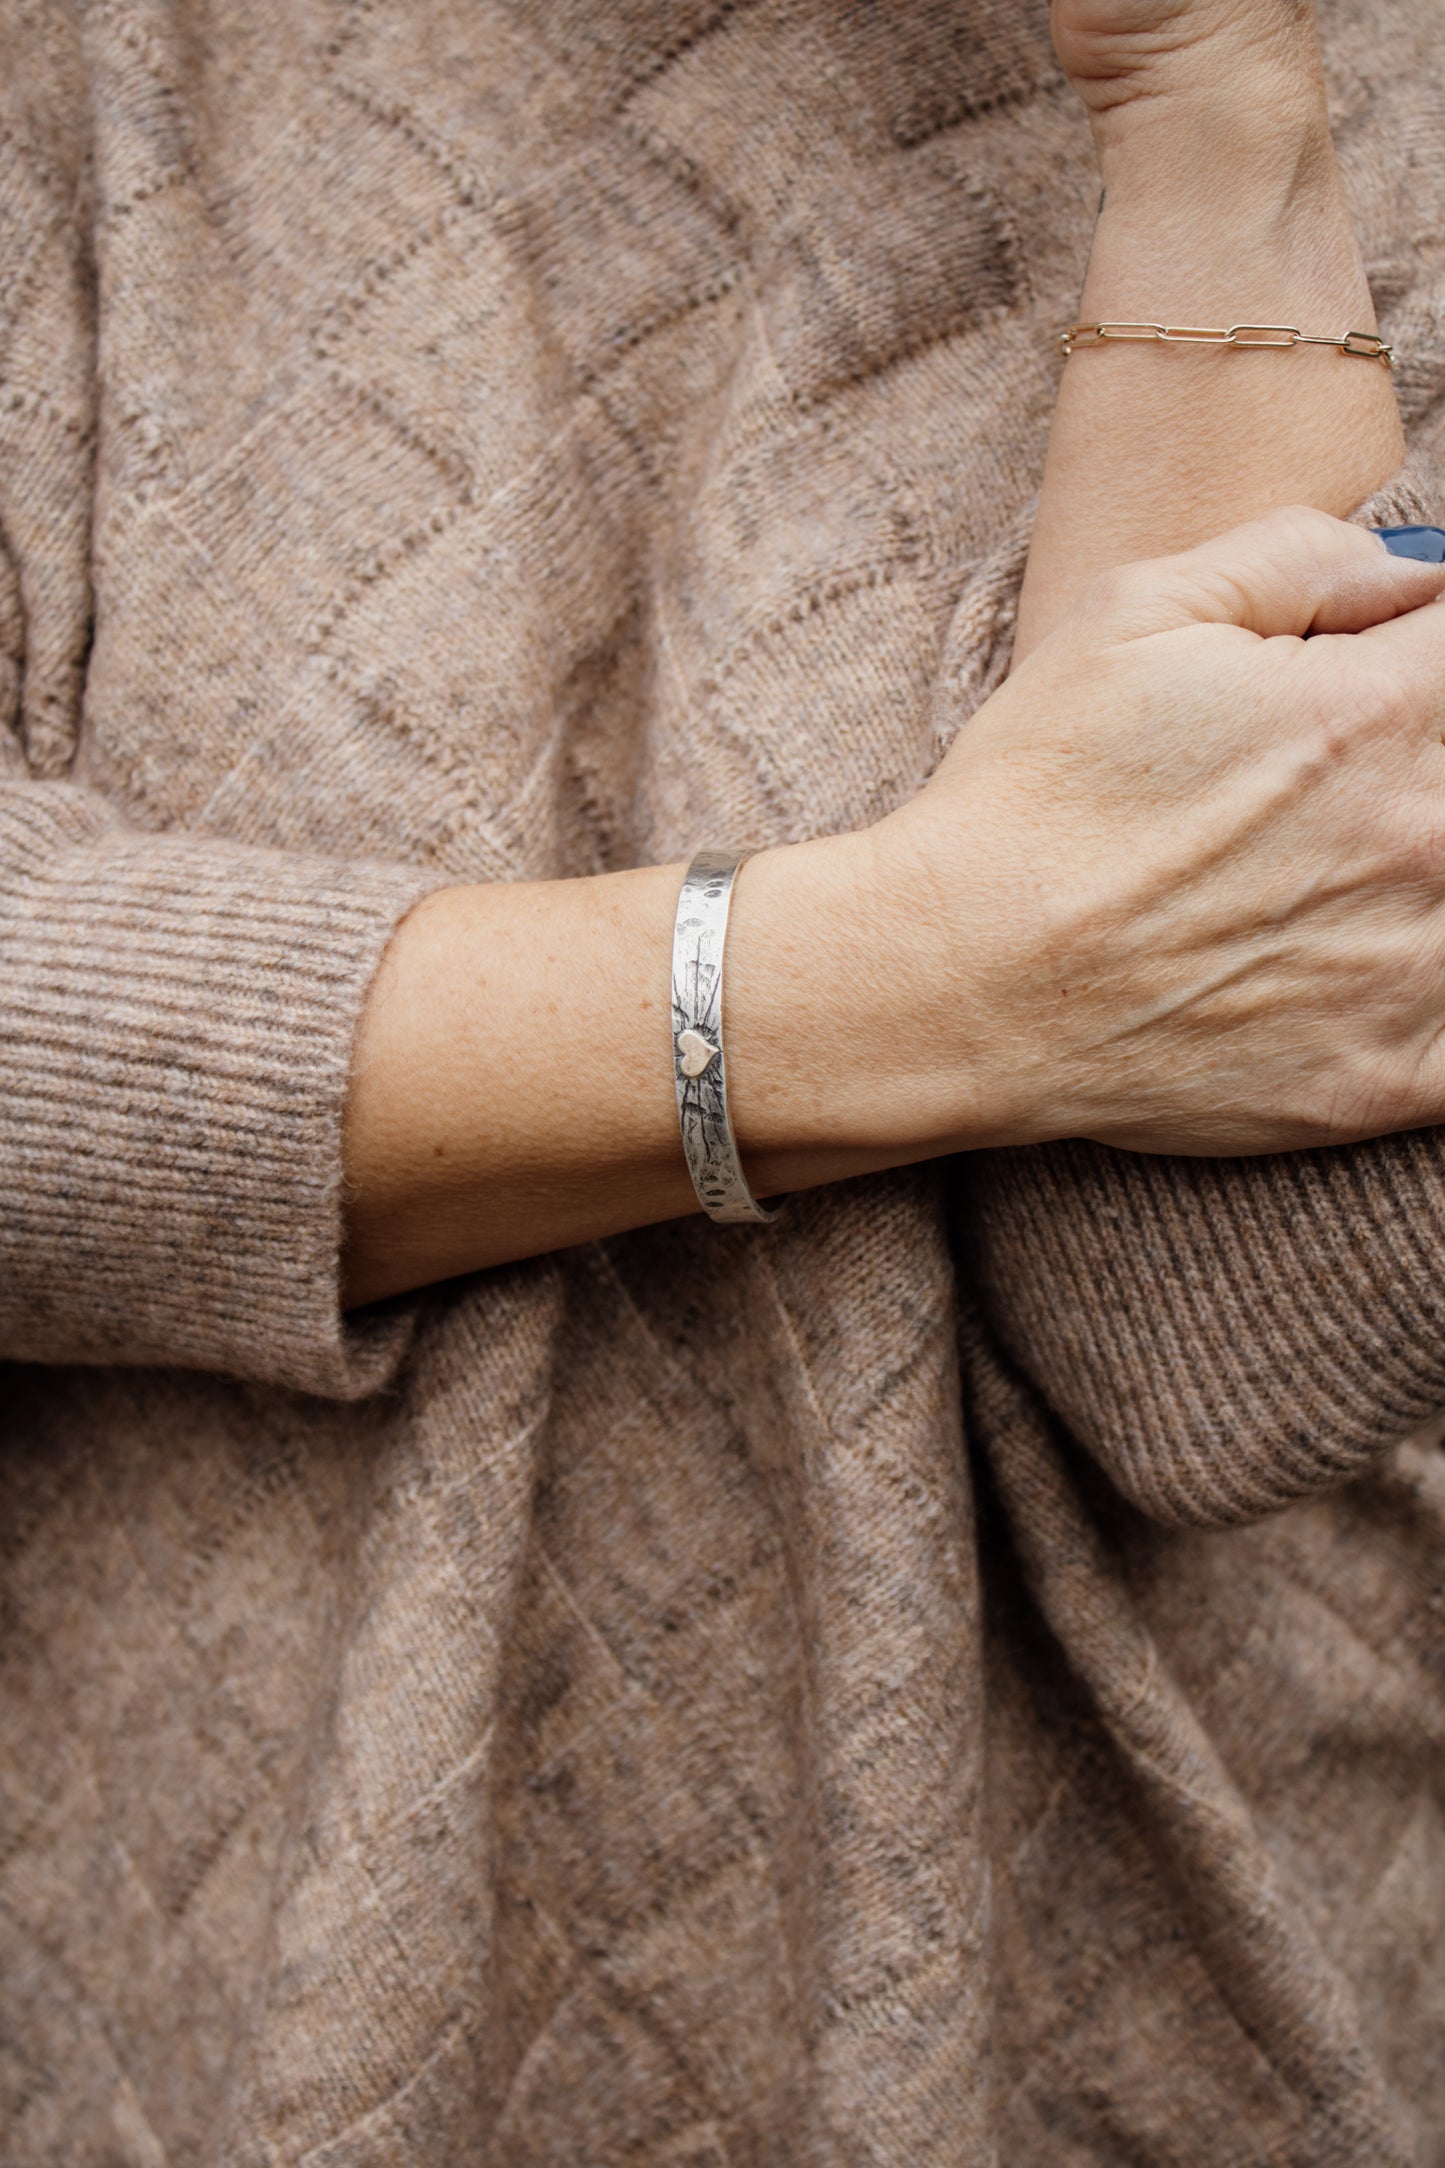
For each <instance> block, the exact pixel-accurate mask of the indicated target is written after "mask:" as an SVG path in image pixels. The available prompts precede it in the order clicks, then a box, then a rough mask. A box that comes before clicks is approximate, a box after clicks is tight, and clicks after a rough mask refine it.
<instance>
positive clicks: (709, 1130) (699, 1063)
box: [672, 851, 778, 1220]
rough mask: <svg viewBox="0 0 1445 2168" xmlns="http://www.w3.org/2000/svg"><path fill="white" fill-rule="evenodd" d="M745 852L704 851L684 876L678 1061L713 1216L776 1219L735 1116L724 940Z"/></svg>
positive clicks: (701, 1196)
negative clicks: (751, 1180)
mask: <svg viewBox="0 0 1445 2168" xmlns="http://www.w3.org/2000/svg"><path fill="white" fill-rule="evenodd" d="M746 855H747V853H746V852H741V853H740V852H736V851H699V852H698V853H697V856H696V857H695V858H694V859H693V861H692V864H691V865H690V866H689V867H688V869H687V872H686V873H685V875H684V876H683V882H682V893H681V895H680V896H679V897H678V899H677V923H676V926H675V927H674V929H673V936H672V1060H673V1073H674V1076H675V1079H676V1083H677V1118H678V1121H679V1123H680V1124H681V1126H682V1149H683V1152H684V1153H685V1154H686V1157H687V1171H688V1173H689V1174H690V1175H691V1176H692V1186H693V1188H694V1189H695V1190H696V1191H697V1198H698V1203H699V1204H700V1205H701V1206H702V1208H703V1210H704V1212H706V1213H707V1215H708V1217H709V1218H710V1219H715V1220H774V1219H776V1218H777V1216H778V1215H777V1212H776V1211H769V1210H768V1209H767V1207H766V1206H765V1205H760V1204H759V1203H758V1200H757V1198H756V1197H755V1196H754V1195H753V1193H752V1191H751V1190H750V1189H749V1188H748V1184H747V1177H746V1175H745V1174H744V1173H743V1168H742V1161H741V1160H740V1159H739V1157H738V1146H737V1139H736V1137H734V1135H733V1125H732V1123H731V1121H730V1120H729V1119H728V1094H727V1070H726V1067H725V1065H724V1059H723V944H724V942H725V941H726V939H727V930H728V906H729V905H730V904H731V902H732V895H733V882H734V881H735V879H736V878H737V871H738V867H739V866H740V865H741V864H742V862H743V859H744V858H745V857H746Z"/></svg>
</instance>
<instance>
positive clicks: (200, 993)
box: [0, 784, 437, 1398]
mask: <svg viewBox="0 0 1445 2168" xmlns="http://www.w3.org/2000/svg"><path fill="white" fill-rule="evenodd" d="M436 885H437V884H436V879H435V877H434V876H432V877H429V876H427V875H424V874H421V873H418V872H417V871H415V870H414V869H410V868H399V867H395V866H386V865H377V864H373V863H370V862H366V861H360V862H348V863H341V862H337V861H333V860H329V859H324V858H309V857H299V856H295V855H292V854H289V853H284V852H273V851H264V850H252V849H249V848H247V847H245V846H239V845H232V844H227V843H217V842H213V841H208V840H197V839H194V838H191V837H186V836H177V835H174V834H167V835H152V834H146V833H139V832H136V831H135V830H132V829H129V828H126V827H124V826H123V825H121V823H120V822H119V821H118V820H117V818H116V817H115V815H114V814H113V813H112V811H111V810H110V809H109V807H107V806H106V805H105V803H104V802H103V801H101V800H99V799H96V798H94V797H92V796H90V795H88V794H86V793H84V792H82V791H79V790H77V789H75V788H73V787H71V786H68V785H64V784H60V785H53V786H46V785H35V784H20V785H15V786H11V787H9V788H6V789H3V790H0V1199H3V1211H0V1353H3V1354H4V1355H6V1356H8V1357H10V1358H12V1359H16V1360H21V1361H35V1362H90V1363H107V1362H117V1363H167V1364H179V1365H184V1366H188V1367H192V1368H200V1369H206V1370H219V1371H226V1372H231V1373H234V1374H237V1375H240V1376H244V1377H249V1378H254V1379H258V1380H263V1381H267V1382H271V1383H275V1384H282V1385H287V1386H293V1387H298V1388H300V1389H301V1390H303V1391H307V1392H313V1393H322V1394H327V1395H331V1396H337V1397H342V1398H353V1397H358V1396H360V1395H362V1394H365V1393H367V1392H369V1391H372V1390H374V1389H375V1388H376V1387H377V1386H378V1385H379V1384H381V1383H382V1382H384V1380H385V1378H386V1377H387V1375H388V1373H389V1372H390V1370H391V1369H392V1367H393V1366H394V1364H395V1362H396V1359H397V1357H398V1355H399V1353H400V1350H401V1346H402V1344H403V1341H404V1339H405V1336H406V1332H407V1329H408V1318H407V1316H406V1314H405V1312H404V1311H403V1310H394V1311H391V1312H388V1313H379V1314H376V1315H373V1316H370V1317H365V1318H363V1319H362V1320H361V1321H360V1322H356V1323H352V1322H349V1321H348V1320H346V1319H345V1318H343V1316H342V1314H341V1310H340V1306H339V1301H338V1289H339V1252H340V1237H341V1210H342V1181H341V1118H342V1110H343V1105H344V1101H345V1094H346V1085H347V1078H348V1073H349V1068H350V1061H351V1052H352V1045H353V1040H354V1035H355V1031H356V1026H357V1021H358V1018H359V1015H360V1011H361V1006H362V1003H363V1001H364V999H365V995H366V991H367V987H368V985H369V982H370V980H371V977H372V974H373V972H374V970H375V968H376V965H377V963H378V961H379V959H380V956H381V953H382V950H383V948H384V947H385V945H386V942H387V940H388V938H389V936H390V934H391V932H392V930H393V928H394V927H395V925H396V923H397V921H398V919H399V918H400V917H401V915H402V914H403V913H404V912H405V911H406V910H407V908H408V907H409V906H410V905H411V904H412V903H413V902H415V901H416V900H417V898H418V897H420V896H421V895H422V894H424V893H425V892H426V891H427V890H428V889H429V888H432V887H434V886H436Z"/></svg>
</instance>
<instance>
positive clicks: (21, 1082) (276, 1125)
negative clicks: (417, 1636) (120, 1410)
mask: <svg viewBox="0 0 1445 2168" xmlns="http://www.w3.org/2000/svg"><path fill="white" fill-rule="evenodd" d="M0 52H3V53H4V54H5V65H4V66H3V67H0V265H3V266H4V276H3V277H0V1358H8V1359H11V1360H17V1361H29V1362H65V1363H69V1362H91V1363H169V1364H183V1365H189V1366H193V1367H200V1368H205V1369H212V1370H220V1371H226V1372H233V1373H237V1374H239V1375H242V1376H245V1377H248V1378H254V1379H258V1380H266V1381H272V1382H275V1383H279V1384H283V1385H288V1386H293V1387H299V1388H301V1389H303V1390H306V1391H309V1392H315V1393H325V1394H331V1395H338V1396H343V1397H354V1396H356V1395H358V1394H361V1393H365V1392H367V1391H370V1390H372V1389H374V1388H375V1387H376V1386H377V1385H378V1384H380V1383H381V1382H382V1381H383V1380H384V1379H385V1377H386V1376H387V1374H388V1372H389V1370H390V1369H391V1368H392V1366H393V1365H394V1364H395V1361H396V1359H397V1356H398V1353H399V1351H400V1348H401V1346H402V1343H403V1341H404V1338H405V1335H406V1331H407V1313H406V1310H405V1307H404V1306H401V1307H398V1308H395V1309H392V1310H389V1311H385V1312H382V1311H378V1312H376V1313H374V1314H372V1315H370V1316H367V1317H365V1318H363V1319H361V1320H359V1321H356V1322H349V1321H348V1320H346V1319H345V1318H343V1316H342V1314H341V1311H340V1307H339V1302H338V1281H339V1244H340V1234H341V1207H342V1182H341V1116H342V1108H343V1103H344V1097H345V1090H346V1083H347V1076H348V1071H349V1066H350V1060H351V1050H352V1044H353V1038H354V1034H355V1030H356V1025H357V1022H358V1018H359V1014H360V1010H361V1005H362V1003H363V1001H364V999H365V996H366V991H367V986H368V983H369V981H370V978H371V975H372V972H373V971H374V969H375V966H376V963H377V961H378V959H379V957H380V954H381V951H382V949H383V948H384V946H385V944H386V941H387V939H388V937H389V935H390V933H391V931H392V929H393V927H394V926H395V924H396V922H397V920H398V918H399V917H400V916H401V914H402V913H403V912H404V911H405V910H406V909H407V908H408V906H409V905H410V904H411V903H412V902H413V901H414V900H415V899H416V898H417V897H418V896H419V895H421V894H422V893H423V892H424V891H425V890H426V889H428V888H431V887H433V886H435V885H436V880H437V876H436V875H434V874H430V875H429V874H423V873H421V872H418V871H416V870H413V869H411V868H408V867H405V866H394V865H379V864H374V863H370V862H366V861H362V862H357V863H351V862H347V863H339V862H337V861H336V860H334V859H329V858H324V857H319V856H316V857H313V856H308V855H305V854H296V853H291V852H287V851H281V850H265V849H252V848H248V847H246V846H242V845H236V844H232V843H229V842H224V841H217V840H215V839H209V838H204V837H200V836H190V835H185V834H181V833H178V832H177V831H175V830H174V829H171V830H168V831H166V832H164V833H155V832H149V831H143V830H139V829H136V828H134V827H131V826H128V825H127V824H126V823H125V822H124V821H123V820H122V819H121V817H120V816H119V815H118V813H117V812H116V811H115V809H114V808H113V807H112V806H111V805H110V804H109V803H108V802H107V801H106V799H104V798H103V797H102V796H100V795H98V794H96V793H95V792H92V791H89V790H86V789H84V788H81V787H80V786H79V785H78V784H76V783H75V782H73V781H71V780H69V777H70V775H71V774H72V768H73V760H74V755H75V751H76V747H77V743H78V735H79V722H80V714H81V702H82V688H83V682H84V676H85V664H86V655H87V649H88V643H89V624H90V618H91V607H92V606H91V556H90V517H91V506H92V504H93V502H94V497H95V471H94V470H95V443H96V430H95V406H96V381H97V370H96V361H95V324H94V295H95V283H96V282H95V269H94V265H93V262H92V260H91V216H90V205H89V200H88V198H89V189H90V185H91V181H90V176H91V171H92V166H93V160H92V158H91V156H90V151H89V146H88V143H87V141H86V129H87V120H86V116H87V112H88V109H89V86H88V84H87V80H86V73H85V68H84V65H83V56H82V50H81V41H80V34H79V18H78V14H77V11H75V10H73V9H70V8H68V7H54V8H29V7H17V6H16V5H14V4H13V0H0Z"/></svg>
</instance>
